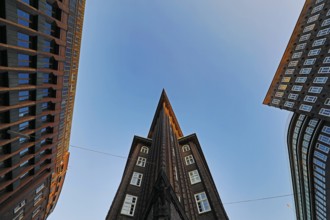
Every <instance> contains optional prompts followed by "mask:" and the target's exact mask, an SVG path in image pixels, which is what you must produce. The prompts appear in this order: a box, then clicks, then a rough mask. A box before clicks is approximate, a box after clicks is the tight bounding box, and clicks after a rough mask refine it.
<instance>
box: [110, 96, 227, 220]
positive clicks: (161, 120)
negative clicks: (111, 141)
mask: <svg viewBox="0 0 330 220" xmlns="http://www.w3.org/2000/svg"><path fill="white" fill-rule="evenodd" d="M128 158H129V159H128V160H127V163H126V167H125V170H124V174H123V177H122V181H121V183H120V186H119V188H118V191H117V194H116V196H115V198H114V200H113V202H112V205H111V207H110V210H109V212H108V215H107V217H106V219H107V220H112V219H117V220H124V219H141V220H142V219H143V220H149V219H150V220H151V219H175V220H179V219H184V220H212V219H214V220H215V219H216V220H227V219H228V217H227V214H226V212H225V209H224V207H223V205H222V202H221V200H220V197H219V194H218V191H217V189H216V186H215V183H214V181H213V178H212V176H211V172H210V170H209V168H208V166H207V162H206V160H205V157H204V155H203V152H202V149H201V146H200V144H199V142H198V139H197V136H196V134H191V135H188V136H184V135H183V133H182V131H181V129H180V126H179V124H178V121H177V119H176V117H175V114H174V112H173V109H172V107H171V104H170V102H169V100H168V98H167V95H166V93H165V91H163V93H162V95H161V98H160V101H159V103H158V107H157V110H156V113H155V116H154V119H153V121H152V124H151V128H150V131H149V134H148V136H147V137H146V138H144V137H138V136H135V137H134V139H133V143H132V146H131V149H130V152H129V155H128Z"/></svg>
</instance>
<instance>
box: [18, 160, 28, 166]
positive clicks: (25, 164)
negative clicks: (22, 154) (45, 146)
mask: <svg viewBox="0 0 330 220" xmlns="http://www.w3.org/2000/svg"><path fill="white" fill-rule="evenodd" d="M19 166H20V167H27V166H29V161H28V160H26V161H24V162H23V163H21V164H20V165H19Z"/></svg>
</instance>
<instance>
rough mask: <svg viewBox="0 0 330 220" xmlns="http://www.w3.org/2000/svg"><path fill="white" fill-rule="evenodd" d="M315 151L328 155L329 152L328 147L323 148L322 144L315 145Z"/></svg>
mask: <svg viewBox="0 0 330 220" xmlns="http://www.w3.org/2000/svg"><path fill="white" fill-rule="evenodd" d="M316 149H318V150H320V151H322V152H324V153H326V154H327V153H329V150H330V148H329V147H327V146H325V145H323V144H320V143H317V144H316Z"/></svg>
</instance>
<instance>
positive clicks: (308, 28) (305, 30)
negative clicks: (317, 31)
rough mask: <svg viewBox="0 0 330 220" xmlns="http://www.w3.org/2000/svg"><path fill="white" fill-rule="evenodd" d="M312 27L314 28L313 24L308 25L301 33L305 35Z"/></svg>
mask: <svg viewBox="0 0 330 220" xmlns="http://www.w3.org/2000/svg"><path fill="white" fill-rule="evenodd" d="M314 27H315V24H310V25H308V26H306V27H305V28H304V30H303V33H306V32H309V31H311V30H313V29H314Z"/></svg>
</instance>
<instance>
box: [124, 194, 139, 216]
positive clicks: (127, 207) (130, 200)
mask: <svg viewBox="0 0 330 220" xmlns="http://www.w3.org/2000/svg"><path fill="white" fill-rule="evenodd" d="M137 199H138V198H137V197H136V196H132V195H129V194H126V197H125V201H124V204H123V207H122V208H121V212H120V213H121V214H123V215H128V216H134V211H135V207H136V202H137Z"/></svg>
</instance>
